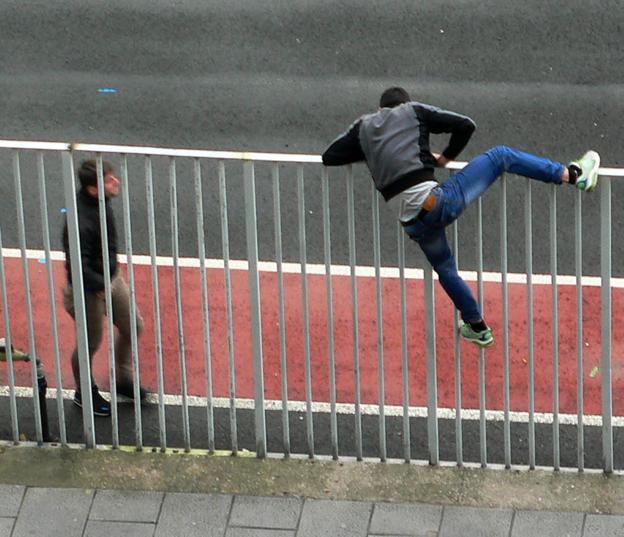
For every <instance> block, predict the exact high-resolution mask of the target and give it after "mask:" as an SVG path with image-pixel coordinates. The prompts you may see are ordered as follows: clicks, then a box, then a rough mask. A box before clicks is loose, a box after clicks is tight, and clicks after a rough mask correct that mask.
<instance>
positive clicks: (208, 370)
mask: <svg viewBox="0 0 624 537" xmlns="http://www.w3.org/2000/svg"><path fill="white" fill-rule="evenodd" d="M193 178H194V182H195V216H196V217H197V255H198V257H199V273H200V280H201V281H200V283H201V294H202V322H203V328H204V368H205V374H206V427H207V431H208V451H209V452H210V453H212V452H214V450H215V433H214V403H213V394H212V349H211V345H210V303H209V301H208V279H207V275H206V246H205V242H204V240H205V239H204V204H203V194H202V175H201V162H200V160H199V159H198V158H197V159H195V160H194V161H193Z"/></svg>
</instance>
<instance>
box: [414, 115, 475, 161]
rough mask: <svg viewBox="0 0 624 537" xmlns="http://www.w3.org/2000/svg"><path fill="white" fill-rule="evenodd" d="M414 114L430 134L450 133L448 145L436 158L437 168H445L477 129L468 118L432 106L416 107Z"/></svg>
mask: <svg viewBox="0 0 624 537" xmlns="http://www.w3.org/2000/svg"><path fill="white" fill-rule="evenodd" d="M415 108H416V113H417V115H418V116H419V117H420V119H421V121H423V122H424V123H425V124H426V125H427V127H428V128H429V132H431V133H432V134H442V133H450V134H451V137H450V138H449V142H448V145H447V146H446V149H444V151H442V154H441V155H440V156H439V157H438V159H437V161H438V166H441V167H443V166H445V165H446V164H447V163H448V162H450V161H451V160H455V159H456V158H457V156H458V155H459V154H460V153H461V152H462V151H463V149H464V148H465V147H466V144H467V143H468V141H469V140H470V137H471V136H472V133H473V132H474V131H475V129H476V128H477V126H476V124H475V122H474V121H473V120H472V119H470V118H469V117H468V116H463V115H461V114H456V113H455V112H449V111H448V110H442V109H440V108H436V107H434V106H427V105H417V106H416V107H415Z"/></svg>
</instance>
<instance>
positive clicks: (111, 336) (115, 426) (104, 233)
mask: <svg viewBox="0 0 624 537" xmlns="http://www.w3.org/2000/svg"><path fill="white" fill-rule="evenodd" d="M96 163H97V164H96V169H97V187H98V210H99V219H100V237H101V241H102V244H101V247H102V267H103V276H104V300H105V303H106V326H107V328H108V331H107V334H108V375H109V382H110V394H111V433H112V445H113V447H114V448H118V447H119V419H118V411H117V389H116V386H117V378H116V363H115V359H116V356H115V328H114V324H113V300H112V291H111V288H112V283H111V277H110V269H109V267H110V258H109V253H108V223H107V214H106V195H105V192H104V171H103V169H102V155H101V154H100V153H98V154H97V155H96Z"/></svg>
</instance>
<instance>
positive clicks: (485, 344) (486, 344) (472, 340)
mask: <svg viewBox="0 0 624 537" xmlns="http://www.w3.org/2000/svg"><path fill="white" fill-rule="evenodd" d="M467 341H470V343H474V344H475V345H477V346H479V347H481V348H482V349H487V348H488V347H491V346H492V345H494V338H492V339H490V341H487V342H482V341H479V340H476V339H469V340H467Z"/></svg>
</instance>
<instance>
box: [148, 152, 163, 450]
mask: <svg viewBox="0 0 624 537" xmlns="http://www.w3.org/2000/svg"><path fill="white" fill-rule="evenodd" d="M145 195H146V199H147V229H148V235H149V251H150V269H151V273H152V299H153V304H154V306H153V307H154V338H155V345H156V375H157V378H158V433H159V437H160V450H161V451H165V450H166V449H167V424H166V419H165V376H164V367H163V347H162V329H161V325H160V286H159V283H158V264H157V260H156V225H155V221H156V220H155V219H156V215H155V211H154V181H153V177H152V159H151V157H148V156H146V157H145Z"/></svg>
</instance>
